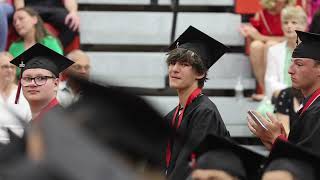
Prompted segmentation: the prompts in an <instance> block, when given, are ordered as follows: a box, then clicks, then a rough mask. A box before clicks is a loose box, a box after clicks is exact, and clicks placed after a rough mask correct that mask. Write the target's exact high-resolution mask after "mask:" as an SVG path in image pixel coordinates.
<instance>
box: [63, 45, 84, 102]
mask: <svg viewBox="0 0 320 180" xmlns="http://www.w3.org/2000/svg"><path fill="white" fill-rule="evenodd" d="M67 58H69V59H70V60H72V61H74V64H73V65H71V66H70V67H69V68H68V69H66V70H65V71H64V72H63V73H62V76H61V77H62V80H61V81H60V83H59V89H58V94H57V99H58V101H59V102H60V104H61V105H62V106H63V107H67V106H69V105H70V104H72V103H74V102H75V101H77V99H78V98H79V92H78V90H77V89H78V88H77V87H75V86H76V85H75V84H74V83H72V80H69V78H68V75H69V74H72V75H74V76H78V77H80V78H84V79H88V78H89V74H90V58H89V56H88V55H87V54H86V53H85V52H83V51H82V50H79V49H77V50H73V51H71V52H70V53H69V54H67Z"/></svg>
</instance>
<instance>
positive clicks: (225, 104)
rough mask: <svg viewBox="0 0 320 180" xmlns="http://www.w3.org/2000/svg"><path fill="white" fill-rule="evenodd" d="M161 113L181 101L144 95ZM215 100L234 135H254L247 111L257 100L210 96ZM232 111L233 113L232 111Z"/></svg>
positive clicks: (163, 113) (170, 97) (252, 107)
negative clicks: (248, 122) (248, 124)
mask: <svg viewBox="0 0 320 180" xmlns="http://www.w3.org/2000/svg"><path fill="white" fill-rule="evenodd" d="M143 98H144V99H146V100H147V101H148V102H149V103H150V104H151V105H153V106H154V107H155V108H156V109H158V111H159V112H160V114H162V115H166V114H167V113H168V112H170V111H171V110H172V109H173V108H174V107H176V106H177V103H178V102H179V99H178V97H175V96H143ZM209 98H210V99H211V100H212V102H214V103H215V104H216V106H217V108H218V110H219V112H220V114H221V117H222V119H223V121H224V122H225V124H226V126H227V129H228V130H229V131H230V133H231V136H232V137H253V135H252V133H251V132H250V130H249V129H248V127H247V119H246V117H247V111H248V110H249V109H255V107H256V106H257V102H254V101H251V100H250V99H247V98H242V99H239V100H238V101H237V100H235V98H233V97H209ZM230 112H232V113H230Z"/></svg>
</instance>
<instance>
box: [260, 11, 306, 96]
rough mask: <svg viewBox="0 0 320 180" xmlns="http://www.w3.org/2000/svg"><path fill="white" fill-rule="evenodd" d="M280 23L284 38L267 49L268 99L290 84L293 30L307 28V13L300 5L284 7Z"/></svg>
mask: <svg viewBox="0 0 320 180" xmlns="http://www.w3.org/2000/svg"><path fill="white" fill-rule="evenodd" d="M281 24H282V30H283V33H284V37H285V40H284V41H283V42H281V43H279V44H276V45H273V46H271V47H270V48H269V49H268V51H267V69H266V75H265V92H266V95H267V97H268V98H269V99H271V97H272V96H274V97H277V96H278V95H279V92H280V91H281V90H282V89H284V88H286V87H290V86H291V78H290V75H289V73H288V69H289V66H290V64H291V56H292V52H293V49H294V48H295V47H296V39H297V35H296V32H295V30H298V31H305V30H306V29H307V25H308V24H307V15H306V13H305V12H304V10H303V9H302V8H301V7H300V6H296V7H291V6H290V7H286V8H285V9H283V10H282V12H281Z"/></svg>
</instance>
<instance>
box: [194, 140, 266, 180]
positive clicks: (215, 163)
mask: <svg viewBox="0 0 320 180" xmlns="http://www.w3.org/2000/svg"><path fill="white" fill-rule="evenodd" d="M194 153H195V154H196V157H198V159H197V162H196V168H198V169H216V170H223V171H226V172H228V173H229V174H230V175H232V176H235V177H238V178H240V179H242V180H246V179H249V180H251V179H258V175H259V172H260V171H259V170H260V165H262V163H263V162H264V160H265V156H263V155H261V154H258V153H256V152H253V151H251V150H249V149H247V148H245V147H242V146H239V145H237V144H235V143H234V142H232V141H231V140H229V139H226V138H224V137H219V136H216V135H208V136H207V137H206V138H205V139H204V140H203V141H202V142H201V143H200V145H199V146H198V147H197V148H196V151H195V152H194Z"/></svg>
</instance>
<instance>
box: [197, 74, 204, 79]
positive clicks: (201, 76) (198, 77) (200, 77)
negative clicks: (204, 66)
mask: <svg viewBox="0 0 320 180" xmlns="http://www.w3.org/2000/svg"><path fill="white" fill-rule="evenodd" d="M204 76H205V74H201V75H197V77H196V80H200V79H202V78H204Z"/></svg>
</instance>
